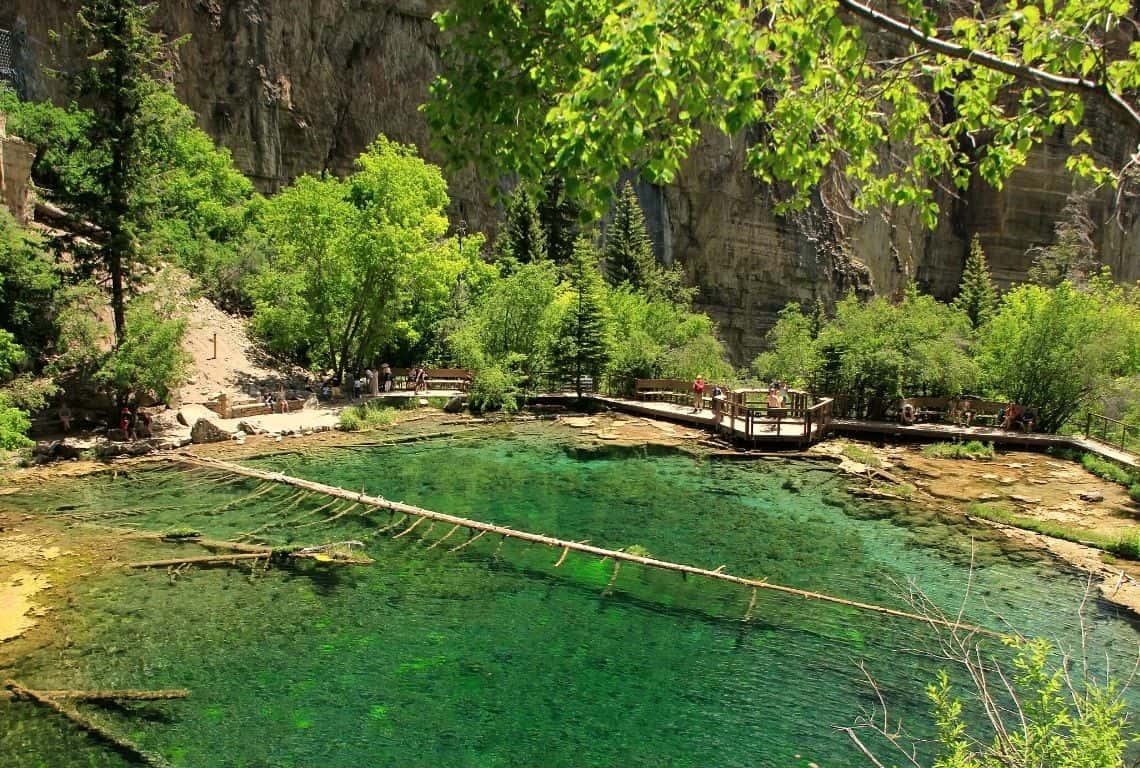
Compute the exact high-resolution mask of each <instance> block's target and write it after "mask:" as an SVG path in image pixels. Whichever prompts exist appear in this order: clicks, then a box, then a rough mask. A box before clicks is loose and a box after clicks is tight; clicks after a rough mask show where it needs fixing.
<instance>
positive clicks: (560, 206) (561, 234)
mask: <svg viewBox="0 0 1140 768" xmlns="http://www.w3.org/2000/svg"><path fill="white" fill-rule="evenodd" d="M581 214H582V211H581V210H580V209H579V208H578V206H577V205H575V204H574V202H573V201H572V200H571V199H570V198H569V197H567V196H566V185H565V184H564V183H563V181H562V178H561V177H560V176H549V177H547V179H546V184H545V185H544V187H543V195H542V200H541V202H539V204H538V219H539V221H540V222H541V223H542V231H543V233H544V234H545V235H546V252H547V253H548V254H549V255H550V258H551V260H552V261H554V263H555V264H565V263H566V262H568V261H570V256H571V254H573V253H574V241H575V240H577V239H578V234H579V232H580V229H581V228H580V227H579V225H578V219H579V218H580V216H581Z"/></svg>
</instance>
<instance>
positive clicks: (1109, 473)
mask: <svg viewBox="0 0 1140 768" xmlns="http://www.w3.org/2000/svg"><path fill="white" fill-rule="evenodd" d="M1081 466H1083V467H1084V468H1085V469H1087V470H1088V471H1089V472H1092V473H1093V474H1094V475H1096V476H1097V477H1099V478H1101V479H1102V480H1107V481H1109V482H1110V483H1117V484H1119V485H1123V486H1126V487H1127V486H1130V485H1132V483H1133V482H1135V481H1136V479H1135V478H1133V476H1132V473H1131V472H1129V471H1128V470H1127V469H1125V468H1124V467H1122V466H1120V465H1119V464H1117V463H1116V462H1115V461H1109V460H1108V459H1102V458H1101V457H1100V456H1097V455H1096V454H1095V453H1086V454H1085V455H1084V456H1081Z"/></svg>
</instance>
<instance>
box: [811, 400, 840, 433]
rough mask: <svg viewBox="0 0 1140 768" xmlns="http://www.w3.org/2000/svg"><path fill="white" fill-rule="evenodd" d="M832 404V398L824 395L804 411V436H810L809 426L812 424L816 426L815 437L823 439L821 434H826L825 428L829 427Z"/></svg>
mask: <svg viewBox="0 0 1140 768" xmlns="http://www.w3.org/2000/svg"><path fill="white" fill-rule="evenodd" d="M834 405H835V399H834V398H830V397H825V398H822V399H821V400H820V401H819V402H818V403H816V404H815V405H812V406H811V407H809V408H808V409H807V410H806V411H805V412H804V436H805V437H807V438H808V439H809V440H810V439H811V438H812V433H811V428H812V425H813V424H814V425H815V426H816V435H815V437H816V439H823V436H824V435H826V434H827V430H828V429H829V428H830V427H831V413H832V408H833V407H834Z"/></svg>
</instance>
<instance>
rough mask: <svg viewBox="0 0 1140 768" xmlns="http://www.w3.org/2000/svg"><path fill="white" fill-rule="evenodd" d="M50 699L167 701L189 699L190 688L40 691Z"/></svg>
mask: <svg viewBox="0 0 1140 768" xmlns="http://www.w3.org/2000/svg"><path fill="white" fill-rule="evenodd" d="M39 694H40V695H41V696H47V697H48V698H49V699H70V700H71V701H165V700H167V699H185V698H189V696H190V690H189V689H188V688H167V689H165V690H157V691H137V690H134V689H131V688H128V689H124V690H119V691H73V690H65V691H39Z"/></svg>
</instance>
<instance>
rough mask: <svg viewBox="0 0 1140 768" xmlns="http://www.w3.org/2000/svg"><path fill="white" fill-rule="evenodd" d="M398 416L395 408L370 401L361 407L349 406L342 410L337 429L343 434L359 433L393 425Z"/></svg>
mask: <svg viewBox="0 0 1140 768" xmlns="http://www.w3.org/2000/svg"><path fill="white" fill-rule="evenodd" d="M398 416H399V413H398V411H397V410H396V409H395V408H388V407H386V406H384V405H380V404H378V403H376V401H372V402H368V403H365V404H363V405H354V406H349V407H347V408H345V409H344V410H342V411H341V412H340V418H339V421H338V422H337V428H339V429H341V430H342V431H344V432H359V431H361V430H365V429H375V428H376V427H386V426H388V425H390V424H395V423H396V420H397V418H398Z"/></svg>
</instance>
